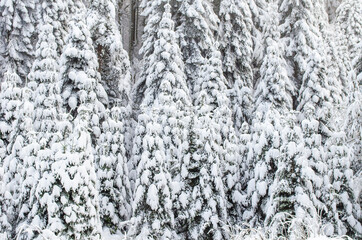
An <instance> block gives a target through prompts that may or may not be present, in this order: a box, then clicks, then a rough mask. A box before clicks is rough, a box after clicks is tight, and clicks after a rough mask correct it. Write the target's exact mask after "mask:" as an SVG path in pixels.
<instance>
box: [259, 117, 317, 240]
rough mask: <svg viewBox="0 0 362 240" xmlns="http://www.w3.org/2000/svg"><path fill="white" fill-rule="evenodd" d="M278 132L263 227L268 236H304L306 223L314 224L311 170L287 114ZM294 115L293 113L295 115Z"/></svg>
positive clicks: (293, 122)
mask: <svg viewBox="0 0 362 240" xmlns="http://www.w3.org/2000/svg"><path fill="white" fill-rule="evenodd" d="M290 114H291V115H289V117H288V122H286V123H285V126H284V127H283V130H282V132H281V143H280V156H279V158H278V161H277V169H278V170H277V171H276V173H275V178H274V181H273V184H272V185H271V187H270V189H271V196H270V199H269V202H268V204H267V209H268V210H267V212H266V219H265V226H267V227H268V229H270V231H269V237H270V238H271V239H274V238H278V237H281V236H282V237H288V238H291V239H294V238H297V239H304V238H307V237H308V234H309V233H308V229H307V226H308V225H311V224H315V223H316V222H313V219H314V217H315V215H316V214H317V209H316V208H315V207H314V205H313V203H312V197H313V194H314V193H313V188H312V187H311V186H312V180H313V179H312V177H313V176H310V175H309V172H311V171H313V170H312V169H311V168H310V166H309V165H308V161H307V160H308V159H307V158H306V156H305V154H304V148H305V146H304V139H303V132H302V129H301V128H300V127H299V126H298V125H297V124H296V123H297V120H296V119H295V117H293V115H292V114H294V113H293V112H291V113H290ZM295 115H296V114H295Z"/></svg>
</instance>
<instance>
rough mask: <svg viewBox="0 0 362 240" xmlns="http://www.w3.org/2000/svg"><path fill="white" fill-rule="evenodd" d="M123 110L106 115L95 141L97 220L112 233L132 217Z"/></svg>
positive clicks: (118, 109)
mask: <svg viewBox="0 0 362 240" xmlns="http://www.w3.org/2000/svg"><path fill="white" fill-rule="evenodd" d="M121 108H122V107H116V106H115V107H113V108H112V109H111V110H110V111H107V112H106V114H105V117H106V118H105V120H104V122H103V123H102V129H101V130H102V134H101V135H100V137H99V139H98V141H97V148H96V152H97V154H98V157H97V162H96V165H97V166H96V167H97V178H98V181H99V203H100V217H101V221H102V223H103V226H104V227H107V228H109V229H110V230H111V231H112V232H117V231H120V230H122V226H121V225H120V223H121V222H122V221H125V220H128V219H129V218H130V217H131V213H132V211H131V201H132V198H131V197H132V196H131V186H130V181H129V171H128V166H127V156H126V149H125V137H124V135H125V126H124V124H123V122H122V119H123V120H124V119H125V118H124V116H122V114H123V112H122V109H121Z"/></svg>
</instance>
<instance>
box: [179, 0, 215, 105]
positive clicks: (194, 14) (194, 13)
mask: <svg viewBox="0 0 362 240" xmlns="http://www.w3.org/2000/svg"><path fill="white" fill-rule="evenodd" d="M178 2H179V6H178V10H177V13H176V19H177V20H178V21H177V22H176V24H177V26H178V27H177V33H178V36H179V45H180V48H181V51H182V56H183V61H184V63H185V74H186V78H187V84H188V86H189V89H190V92H191V97H192V99H193V101H195V99H196V97H197V94H198V92H199V91H200V86H199V85H198V84H197V81H198V79H200V78H202V73H201V71H202V70H201V68H202V67H203V66H204V65H205V64H206V62H207V58H208V57H211V53H212V51H214V50H215V49H216V48H217V44H216V42H215V36H216V31H217V30H218V29H217V28H218V27H217V25H218V23H219V19H218V17H217V15H216V14H215V13H214V11H213V9H212V5H211V2H210V1H209V0H206V1H201V0H196V1H191V0H179V1H178Z"/></svg>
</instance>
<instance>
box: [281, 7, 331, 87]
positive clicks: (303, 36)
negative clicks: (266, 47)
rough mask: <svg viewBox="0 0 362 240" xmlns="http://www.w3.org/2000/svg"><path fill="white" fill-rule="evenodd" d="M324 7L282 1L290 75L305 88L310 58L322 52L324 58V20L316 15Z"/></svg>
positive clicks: (282, 18) (283, 28) (282, 29)
mask: <svg viewBox="0 0 362 240" xmlns="http://www.w3.org/2000/svg"><path fill="white" fill-rule="evenodd" d="M321 8H322V6H321V3H320V1H319V0H318V1H315V2H312V1H311V0H302V1H293V0H283V1H280V5H279V12H280V14H281V22H280V30H281V36H282V38H281V40H282V42H283V43H284V44H285V48H284V55H285V58H286V61H287V63H288V76H289V77H290V79H291V80H292V81H293V82H294V83H295V84H296V86H297V87H299V86H301V84H302V81H303V75H304V73H305V72H306V71H307V68H306V67H307V64H306V62H307V59H308V57H310V56H311V55H313V54H314V52H316V51H318V53H319V54H320V55H322V57H325V56H323V54H322V53H323V51H325V47H324V41H323V39H322V38H321V32H320V27H319V24H320V21H319V20H318V16H316V14H315V12H316V11H317V10H318V9H319V10H321Z"/></svg>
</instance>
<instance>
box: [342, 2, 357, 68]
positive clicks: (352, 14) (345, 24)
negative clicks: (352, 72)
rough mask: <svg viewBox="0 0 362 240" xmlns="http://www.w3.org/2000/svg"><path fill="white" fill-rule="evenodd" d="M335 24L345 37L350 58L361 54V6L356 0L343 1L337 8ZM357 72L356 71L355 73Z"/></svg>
mask: <svg viewBox="0 0 362 240" xmlns="http://www.w3.org/2000/svg"><path fill="white" fill-rule="evenodd" d="M336 15H337V16H336V25H337V26H338V27H339V28H340V30H341V32H342V36H344V37H345V40H346V44H347V47H348V53H349V55H350V59H352V60H353V59H355V58H356V57H359V56H360V55H361V50H360V49H361V48H362V47H361V41H362V40H361V39H362V21H361V16H362V7H361V4H360V2H359V1H358V0H347V1H343V2H342V3H341V5H340V6H339V7H338V9H337V13H336ZM357 74H358V73H357Z"/></svg>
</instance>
